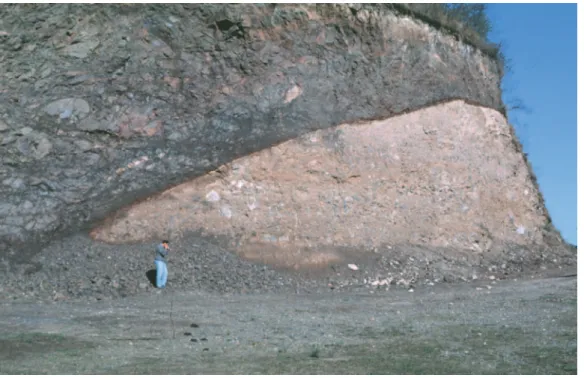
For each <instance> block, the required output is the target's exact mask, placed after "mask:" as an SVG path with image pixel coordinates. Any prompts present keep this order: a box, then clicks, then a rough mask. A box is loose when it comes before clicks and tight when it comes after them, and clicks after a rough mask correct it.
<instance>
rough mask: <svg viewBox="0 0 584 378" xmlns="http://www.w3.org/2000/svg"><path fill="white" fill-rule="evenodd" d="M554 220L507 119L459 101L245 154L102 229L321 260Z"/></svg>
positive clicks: (444, 244) (514, 230)
mask: <svg viewBox="0 0 584 378" xmlns="http://www.w3.org/2000/svg"><path fill="white" fill-rule="evenodd" d="M547 225H548V218H547V216H546V213H545V209H544V205H543V203H541V198H540V196H539V193H538V190H537V188H536V187H534V184H533V182H532V181H531V177H530V172H529V171H528V169H527V166H526V165H525V161H524V158H523V155H522V153H521V151H518V150H517V146H516V145H515V143H514V136H513V132H512V130H511V128H510V126H509V125H508V124H507V122H506V120H505V118H504V117H503V116H502V115H501V114H500V113H499V112H497V111H495V110H492V109H487V108H482V107H478V106H473V105H468V104H466V103H464V102H463V101H455V102H450V103H447V104H442V105H437V106H433V107H429V108H425V109H423V110H419V111H415V112H412V113H409V114H405V115H401V116H397V117H393V118H389V119H387V120H383V121H377V122H372V123H371V122H367V123H362V124H352V125H348V124H344V125H340V126H337V127H333V128H329V129H325V130H319V131H315V132H312V133H309V134H305V135H304V136H302V137H300V138H297V139H294V140H290V141H287V142H285V143H282V144H280V145H278V146H274V147H272V148H269V149H266V150H263V151H260V152H258V153H255V154H252V155H249V156H246V157H243V158H240V159H236V160H234V161H233V162H231V163H229V164H226V165H224V166H222V167H220V168H219V169H218V170H217V171H214V172H211V173H209V174H207V175H204V176H202V177H200V178H197V179H195V180H193V181H191V182H188V183H184V184H182V185H179V186H177V187H175V188H173V189H170V190H168V191H166V192H164V193H162V194H161V195H159V196H156V197H154V198H151V199H149V200H148V201H143V202H141V203H139V204H137V205H135V206H133V207H130V208H128V209H125V210H124V211H122V212H120V213H119V214H118V215H117V216H116V217H113V218H112V219H110V220H108V222H106V223H105V224H104V225H103V226H102V227H100V228H97V229H96V230H94V232H93V236H94V237H95V238H97V239H100V240H103V241H107V242H111V243H119V242H142V241H146V240H151V239H152V238H153V237H155V238H157V239H160V238H165V237H170V236H172V234H177V235H178V234H182V233H184V232H192V231H199V230H201V231H202V232H203V233H204V234H207V235H217V236H221V237H226V238H227V239H229V240H231V241H232V249H234V250H235V251H237V252H238V253H239V254H240V255H242V256H244V257H246V258H249V259H252V260H259V261H261V262H264V263H269V264H273V265H279V266H284V267H302V266H310V267H314V266H326V265H327V264H330V263H331V262H335V263H336V262H338V261H342V260H344V257H345V256H344V253H343V251H347V250H354V251H357V250H361V251H363V253H366V252H367V251H374V250H376V249H380V248H382V249H386V248H392V246H404V245H423V246H425V247H438V248H443V249H444V248H449V249H451V250H456V251H459V252H467V253H470V254H476V255H483V254H489V253H490V252H491V250H493V248H496V247H497V246H500V245H501V244H505V243H507V244H514V245H523V246H529V245H540V244H542V242H543V239H544V233H545V229H546V226H547Z"/></svg>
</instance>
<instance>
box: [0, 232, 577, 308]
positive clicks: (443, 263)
mask: <svg viewBox="0 0 584 378" xmlns="http://www.w3.org/2000/svg"><path fill="white" fill-rule="evenodd" d="M223 244H224V243H222V241H221V240H218V239H214V238H206V237H201V236H200V235H187V236H185V237H183V238H181V239H180V240H176V241H171V248H172V251H171V254H170V257H169V264H168V269H169V277H168V285H167V288H171V289H173V290H186V291H188V290H198V291H204V292H209V293H307V292H311V293H318V292H324V291H332V290H335V291H348V290H351V291H355V290H356V291H374V290H391V289H393V288H395V287H399V288H404V289H408V290H413V289H415V288H416V286H419V285H434V284H437V283H442V282H459V281H471V280H476V279H490V280H498V279H504V278H506V277H509V276H511V275H515V276H516V275H521V274H526V273H528V272H533V271H535V270H538V269H539V270H541V269H550V268H558V267H562V268H564V267H569V266H575V263H576V257H575V256H576V255H575V254H574V253H573V252H571V251H568V250H567V249H558V250H557V251H552V252H550V251H549V250H548V251H547V253H544V252H542V253H534V252H533V251H528V250H525V249H520V248H515V249H507V250H502V252H501V253H500V254H498V255H497V254H491V255H490V256H491V258H490V259H487V258H483V257H481V256H478V255H476V254H475V255H471V254H460V253H459V254H458V255H457V254H455V253H453V251H447V250H444V251H442V250H436V249H433V250H428V249H424V248H421V247H413V246H403V247H395V246H394V247H391V248H388V247H383V248H381V247H380V248H377V249H375V250H371V251H356V252H359V253H353V256H355V259H353V260H351V261H344V262H342V263H337V264H333V265H330V266H328V267H327V268H324V269H321V270H314V271H289V270H288V271H285V270H277V269H274V268H272V267H269V266H267V265H263V264H258V263H252V262H249V261H246V260H243V259H241V258H239V257H238V256H236V255H235V254H233V253H231V252H229V251H228V250H227V249H226V248H224V247H222V245H223ZM155 245H156V243H143V244H126V245H109V244H104V243H98V242H95V241H93V240H92V239H90V238H89V237H87V236H85V235H76V236H72V237H69V238H66V239H63V240H61V241H55V242H53V243H52V244H50V245H48V246H47V247H45V248H44V250H43V251H42V252H41V253H39V254H38V255H36V256H35V257H34V258H33V259H32V260H31V261H30V263H27V264H15V263H12V264H11V263H7V262H6V261H4V266H1V265H0V271H1V270H4V272H2V276H3V280H2V286H0V300H30V299H35V300H43V301H44V300H50V301H59V300H67V299H89V300H103V299H109V298H120V297H128V296H132V295H135V294H138V293H144V292H149V291H154V290H159V289H157V288H155V287H154V285H153V283H154V279H155V270H154V269H155V265H154V247H155Z"/></svg>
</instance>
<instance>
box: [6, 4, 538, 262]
mask: <svg viewBox="0 0 584 378" xmlns="http://www.w3.org/2000/svg"><path fill="white" fill-rule="evenodd" d="M358 8H359V7H352V6H351V5H348V4H342V5H326V6H319V7H316V6H314V5H251V4H249V5H248V4H246V5H203V4H200V5H199V4H197V5H178V4H177V5H133V6H123V5H92V6H89V5H77V4H58V5H45V4H36V5H6V6H3V7H2V8H1V9H0V19H1V20H2V23H1V24H0V28H1V30H0V49H1V50H2V59H1V60H0V71H1V72H3V75H2V78H1V79H0V80H1V86H2V91H1V92H0V118H1V121H2V122H1V123H0V140H1V142H0V144H1V146H0V153H1V157H2V165H1V166H0V177H1V180H0V184H1V185H0V250H1V251H2V258H3V259H5V258H9V259H26V258H27V256H29V255H30V254H31V253H34V252H35V251H37V246H38V245H39V243H40V244H44V243H45V242H47V241H49V240H51V239H55V238H58V237H60V236H63V235H65V234H70V233H72V232H75V231H78V230H84V229H87V228H88V227H89V226H91V225H94V224H96V222H98V221H100V220H102V219H104V217H105V216H106V215H108V214H110V213H112V212H113V211H115V210H117V209H119V208H120V207H122V206H125V205H128V204H129V203H132V202H134V201H135V200H138V199H142V198H146V197H148V196H150V195H153V194H155V193H158V192H160V191H162V190H164V189H167V188H169V187H171V186H174V185H177V184H180V183H182V182H185V181H187V180H189V179H193V178H195V177H197V176H200V175H202V174H204V173H206V172H208V171H210V170H214V169H216V168H217V167H219V166H221V165H222V164H225V163H228V162H230V161H232V160H233V159H236V158H239V157H242V156H245V155H247V154H250V153H253V152H256V151H260V150H262V149H265V148H268V147H271V146H272V145H274V144H276V143H280V142H283V141H286V140H289V139H292V138H296V137H298V136H300V135H303V134H305V133H306V132H310V131H314V130H318V129H323V128H327V127H331V126H335V125H340V124H343V123H351V122H355V121H358V120H364V119H384V118H387V117H390V116H392V115H395V114H398V113H401V112H404V111H407V110H413V109H418V108H422V107H424V106H427V105H429V104H433V103H438V102H441V101H445V100H449V99H464V100H468V101H471V102H473V103H476V104H480V105H482V106H484V107H489V108H493V109H499V108H501V100H500V91H499V74H500V73H499V72H498V69H497V65H496V63H495V62H494V61H492V60H491V59H489V58H487V57H485V56H484V54H482V53H481V52H480V51H478V50H477V49H475V48H472V47H470V46H468V45H465V44H463V43H461V42H460V41H457V40H456V39H455V38H453V37H450V36H445V35H442V34H440V33H439V32H438V31H436V30H434V29H432V28H430V27H429V26H427V25H425V24H423V23H421V22H419V21H416V20H413V19H409V18H404V17H398V16H397V15H395V14H392V13H390V12H389V11H387V10H385V9H382V7H379V8H375V7H374V6H370V7H368V9H364V8H361V9H358ZM477 111H478V110H477ZM480 112H481V114H483V113H484V111H483V110H480ZM445 121H446V120H445ZM339 130H343V132H346V133H353V132H354V131H352V130H354V129H353V128H351V127H345V128H341V129H339ZM371 130H374V128H373V129H371ZM418 131H419V130H418ZM484 132H487V131H486V130H485V131H484ZM477 133H478V131H477ZM313 135H315V136H318V135H319V134H313ZM481 135H482V134H481ZM486 135H487V134H485V135H484V137H485V138H486V137H487V136H486ZM420 136H421V137H422V140H425V139H428V138H436V136H432V134H425V133H424V134H423V135H420ZM354 137H357V136H354ZM402 137H403V138H405V139H404V142H403V143H406V144H408V143H411V144H414V143H417V142H418V141H417V140H414V139H410V140H409V141H406V139H407V138H409V137H406V135H405V134H404V135H402ZM344 138H346V137H343V140H344ZM333 139H334V138H333ZM355 142H356V143H357V141H355ZM380 142H381V141H380ZM296 143H297V142H296ZM307 143H308V142H307ZM386 143H389V142H388V141H387V140H386ZM485 143H486V142H485ZM311 148H312V147H311ZM314 148H316V147H314ZM319 148H321V149H322V148H323V147H319ZM446 148H453V149H463V148H465V146H452V145H448V146H447V147H446ZM493 148H496V147H493ZM323 151H324V150H323ZM362 154H366V152H365V151H363V152H362ZM283 156H285V155H283ZM332 156H336V155H331V157H330V158H331V159H332ZM362 156H363V157H364V156H365V155H362ZM392 159H394V158H393V157H392V156H387V160H384V161H385V162H387V164H390V163H391V164H394V163H393V160H392ZM453 159H454V158H453ZM494 159H497V158H496V157H494ZM305 163H306V164H307V163H308V162H305ZM377 164H379V165H381V166H382V165H383V164H385V163H384V162H383V160H380V161H379V162H377ZM449 164H455V163H453V162H451V163H449ZM297 166H298V169H301V168H302V169H305V168H306V167H305V166H302V165H301V164H300V163H298V165H297ZM452 167H454V165H452ZM396 169H397V168H396ZM400 169H401V168H400ZM410 169H418V168H417V167H410ZM452 169H455V168H452ZM517 169H518V170H519V171H520V172H521V170H522V168H521V167H519V168H517ZM373 171H375V170H373ZM396 172H397V171H396ZM437 172H438V171H435V172H434V171H431V170H430V171H425V172H424V173H423V174H425V175H430V176H431V175H439V173H437ZM454 172H455V171H453V173H454ZM330 173H333V174H342V173H334V172H330ZM349 173H350V172H349ZM295 174H298V175H300V174H301V177H307V178H308V177H318V176H319V175H323V176H322V178H321V180H323V182H324V180H325V179H324V177H325V176H326V175H325V173H324V172H321V173H302V172H301V171H298V172H296V173H295ZM400 174H404V173H400ZM500 174H501V175H503V176H504V175H508V174H509V172H508V171H502V172H500ZM493 175H495V176H496V174H494V173H493ZM495 176H493V177H495ZM233 177H234V179H235V178H236V177H235V176H233ZM338 177H339V180H343V179H348V180H349V181H348V183H347V184H346V185H353V184H350V182H351V180H352V179H350V178H345V177H344V176H338ZM376 177H377V176H376ZM432 177H434V176H432ZM241 179H242V180H243V179H244V178H241ZM237 180H239V178H237ZM328 180H330V182H331V185H332V184H334V185H337V186H338V185H339V184H337V183H336V179H331V178H330V177H329V179H328ZM359 180H361V181H359ZM368 180H369V179H367V178H364V177H360V178H357V182H362V184H363V185H365V186H368V187H371V188H374V186H375V185H376V184H375V182H376V181H375V180H373V179H372V181H368ZM445 180H449V181H448V182H450V185H451V187H455V185H462V182H461V181H457V182H456V183H455V182H454V181H452V180H453V177H450V176H449V178H445ZM457 180H458V178H457ZM461 180H462V178H461ZM250 182H251V181H250ZM436 182H437V181H436ZM307 184H309V182H308V183H307ZM327 185H328V184H327ZM440 185H443V184H442V183H440ZM444 185H445V184H444ZM517 185H518V188H519V185H520V184H519V182H517ZM365 186H364V187H365ZM333 187H335V186H330V187H329V186H327V189H325V190H324V192H326V193H328V194H327V196H328V197H327V198H325V199H324V198H323V199H320V200H321V201H320V202H317V204H318V205H317V204H315V206H323V210H322V211H325V210H324V206H325V202H326V201H329V202H330V203H327V204H326V206H328V207H331V209H332V208H334V207H335V206H336V209H337V210H335V211H338V212H342V211H345V210H344V207H342V208H341V207H339V206H341V205H342V201H345V202H346V197H349V196H351V195H353V194H348V193H349V192H347V195H344V196H339V197H338V198H337V197H336V195H334V194H333V192H334V191H333V189H332V188H333ZM245 188H247V187H245ZM420 188H421V187H420ZM243 189H244V187H242V190H243ZM245 190H247V189H245ZM250 190H251V189H250ZM299 190H300V189H299ZM347 190H349V189H348V188H347ZM372 190H373V189H372ZM395 190H398V189H397V187H395ZM400 190H407V189H406V188H402V189H400ZM419 190H422V189H419ZM424 190H435V189H424ZM469 190H470V189H469ZM517 190H519V189H517ZM521 190H528V194H527V195H526V198H531V197H530V196H532V195H533V194H532V192H531V189H529V187H528V185H526V186H523V187H521ZM294 193H296V192H294ZM302 193H303V192H302V190H300V192H299V193H298V195H299V196H302V195H303V194H302ZM351 193H352V192H351ZM512 193H513V195H515V196H517V195H520V194H517V193H516V192H512ZM281 195H282V196H283V198H288V197H289V196H291V195H292V194H291V193H288V192H286V193H282V194H281ZM294 195H296V194H294ZM310 195H312V194H310ZM354 195H356V196H365V195H367V196H371V195H373V194H372V193H360V194H359V192H355V193H354ZM387 195H389V194H387ZM401 195H403V193H402V194H401ZM412 195H414V196H417V195H422V194H421V193H420V194H414V193H413V192H412ZM461 195H462V194H461ZM464 195H465V196H466V195H469V196H470V195H471V194H468V193H467V194H464ZM475 195H476V192H475ZM506 195H507V194H505V195H503V196H502V199H501V201H507V197H506ZM510 195H511V194H510ZM287 196H288V197H287ZM447 196H448V193H446V192H445V193H443V194H442V197H444V198H446V197H447ZM442 197H427V198H442ZM339 198H340V199H339ZM358 198H361V199H362V197H358ZM363 198H371V197H363ZM400 198H402V197H400ZM406 198H407V197H403V201H404V202H402V203H401V204H393V205H391V206H390V205H387V204H386V205H385V206H390V207H391V208H387V209H383V213H384V214H385V215H384V216H386V217H389V218H388V220H391V219H393V220H394V221H399V222H402V221H405V218H404V219H403V220H400V219H402V218H401V217H404V215H403V212H401V211H400V209H401V207H400V206H414V205H413V204H410V203H409V202H408V201H407V200H406ZM361 199H355V198H353V202H352V204H351V205H350V206H353V209H354V211H361V210H358V209H363V208H362V207H361V208H360V207H359V206H360V205H359V201H360V200H361ZM265 200H266V199H262V201H265ZM475 200H478V199H475ZM475 200H473V199H471V198H466V197H464V199H462V198H461V201H467V202H468V204H467V206H468V210H467V211H468V212H471V213H472V212H473V211H476V207H474V208H473V202H472V201H475ZM322 201H325V202H322ZM465 203H466V202H465ZM522 203H523V202H522ZM525 203H527V202H525ZM233 206H234V209H233V210H232V211H233V212H236V211H239V210H238V209H239V208H238V207H237V206H239V205H235V204H234V205H233ZM343 206H344V205H343ZM347 206H349V205H347ZM396 206H397V207H396ZM460 206H463V203H462V202H461V203H460ZM498 206H500V208H501V209H503V208H504V207H505V205H503V204H501V205H498ZM331 209H328V208H327V210H326V211H327V213H326V214H329V213H330V211H332V210H331ZM314 210H316V209H314ZM459 210H460V209H459ZM347 211H349V210H347ZM380 211H381V210H380ZM393 211H396V213H393ZM392 214H393V215H392ZM457 214H458V213H457ZM526 214H527V213H524V216H526V218H525V220H523V219H521V220H516V222H523V223H525V225H524V227H525V228H526V230H527V232H530V231H529V230H531V229H533V227H536V225H537V224H539V223H538V222H539V218H538V217H537V216H535V215H533V216H531V215H530V216H527V215H526ZM364 215H366V214H364ZM238 216H239V214H237V215H235V216H233V217H232V219H233V221H235V219H236V217H238ZM274 216H275V215H274ZM458 216H459V215H457V217H458ZM514 216H517V215H514ZM391 217H393V218H391ZM325 218H326V216H323V217H322V218H320V219H325ZM340 219H341V218H339V220H338V222H341V220H340ZM461 219H463V218H461ZM484 221H485V222H487V223H488V222H499V221H502V222H507V223H509V222H510V221H509V218H508V216H506V218H505V217H504V219H501V218H497V220H494V219H493V220H491V219H489V220H484ZM427 222H428V224H431V223H432V221H431V220H430V219H428V220H427ZM457 222H458V221H457ZM523 223H522V224H523ZM333 224H334V223H333ZM288 226H289V225H284V224H283V225H282V227H288ZM262 227H267V225H263V226H262ZM420 227H421V226H420ZM473 227H474V226H473ZM509 227H511V226H509ZM513 227H515V226H513ZM419 230H420V231H419V232H420V234H419V236H418V237H419V238H422V237H424V235H425V237H430V236H431V235H433V233H434V232H435V231H432V230H429V231H428V232H430V234H426V233H423V232H422V231H421V229H419ZM286 232H287V231H286ZM388 232H394V231H391V230H388ZM511 232H515V231H514V230H511ZM533 232H535V231H533ZM280 233H281V235H280V234H279V233H278V232H274V233H270V235H274V236H275V237H276V236H277V237H282V236H283V235H284V234H285V230H284V229H282V230H281V231H280ZM367 235H370V237H372V238H373V237H374V236H375V235H373V233H369V232H368V233H367ZM388 235H394V234H388ZM395 235H397V233H395ZM409 235H410V236H408V237H414V236H413V234H412V233H410V234H409ZM534 235H537V233H536V232H535V234H534ZM327 236H328V237H330V238H331V240H337V239H338V238H339V236H337V235H335V234H328V235H327ZM467 236H468V235H467ZM262 237H263V236H262V235H259V238H260V239H261V238H262ZM375 237H377V236H375ZM388 237H389V236H388ZM523 237H524V236H523ZM534 237H535V236H534ZM367 238H369V236H368V237H367ZM364 240H365V239H364ZM373 240H375V239H373ZM461 240H462V239H461ZM479 240H480V239H479Z"/></svg>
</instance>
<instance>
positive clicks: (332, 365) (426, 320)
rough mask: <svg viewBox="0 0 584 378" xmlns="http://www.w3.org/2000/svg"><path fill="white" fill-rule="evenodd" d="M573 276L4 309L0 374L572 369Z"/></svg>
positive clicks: (161, 294) (157, 295) (155, 295)
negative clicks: (310, 292)
mask: <svg viewBox="0 0 584 378" xmlns="http://www.w3.org/2000/svg"><path fill="white" fill-rule="evenodd" d="M576 284H577V279H576V277H575V276H571V277H555V278H541V277H540V278H535V279H519V280H513V279H510V280H504V281H496V282H494V283H493V282H490V281H489V282H486V281H480V282H479V281H475V282H472V283H460V284H440V285H435V286H426V287H421V288H416V289H415V291H408V290H404V289H391V290H389V291H377V292H372V293H366V292H365V293H363V292H361V293H355V292H330V293H326V294H322V293H321V294H301V295H298V294H290V295H275V294H257V295H256V294H248V295H241V294H233V295H219V294H208V293H204V292H198V291H190V292H187V291H180V292H179V291H174V292H173V291H172V290H168V291H155V292H151V293H146V294H141V295H137V296H133V297H129V298H124V299H116V300H106V301H101V302H89V301H81V300H78V301H69V302H56V303H54V304H52V305H47V304H40V303H36V302H30V303H8V302H5V303H3V304H1V305H0V340H1V341H0V361H1V363H0V373H2V374H23V373H24V374H46V373H50V374H254V373H262V374H368V373H373V374H576V351H577V336H576V324H577V321H576V307H577V306H576V305H577V296H576Z"/></svg>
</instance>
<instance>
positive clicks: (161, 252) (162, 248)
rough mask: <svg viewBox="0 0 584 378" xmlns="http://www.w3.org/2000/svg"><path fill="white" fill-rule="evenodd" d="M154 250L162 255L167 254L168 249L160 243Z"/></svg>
mask: <svg viewBox="0 0 584 378" xmlns="http://www.w3.org/2000/svg"><path fill="white" fill-rule="evenodd" d="M156 251H157V252H158V253H160V254H161V255H162V256H163V257H166V256H168V251H167V250H166V249H165V248H164V246H162V244H160V245H159V246H158V247H157V248H156Z"/></svg>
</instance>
